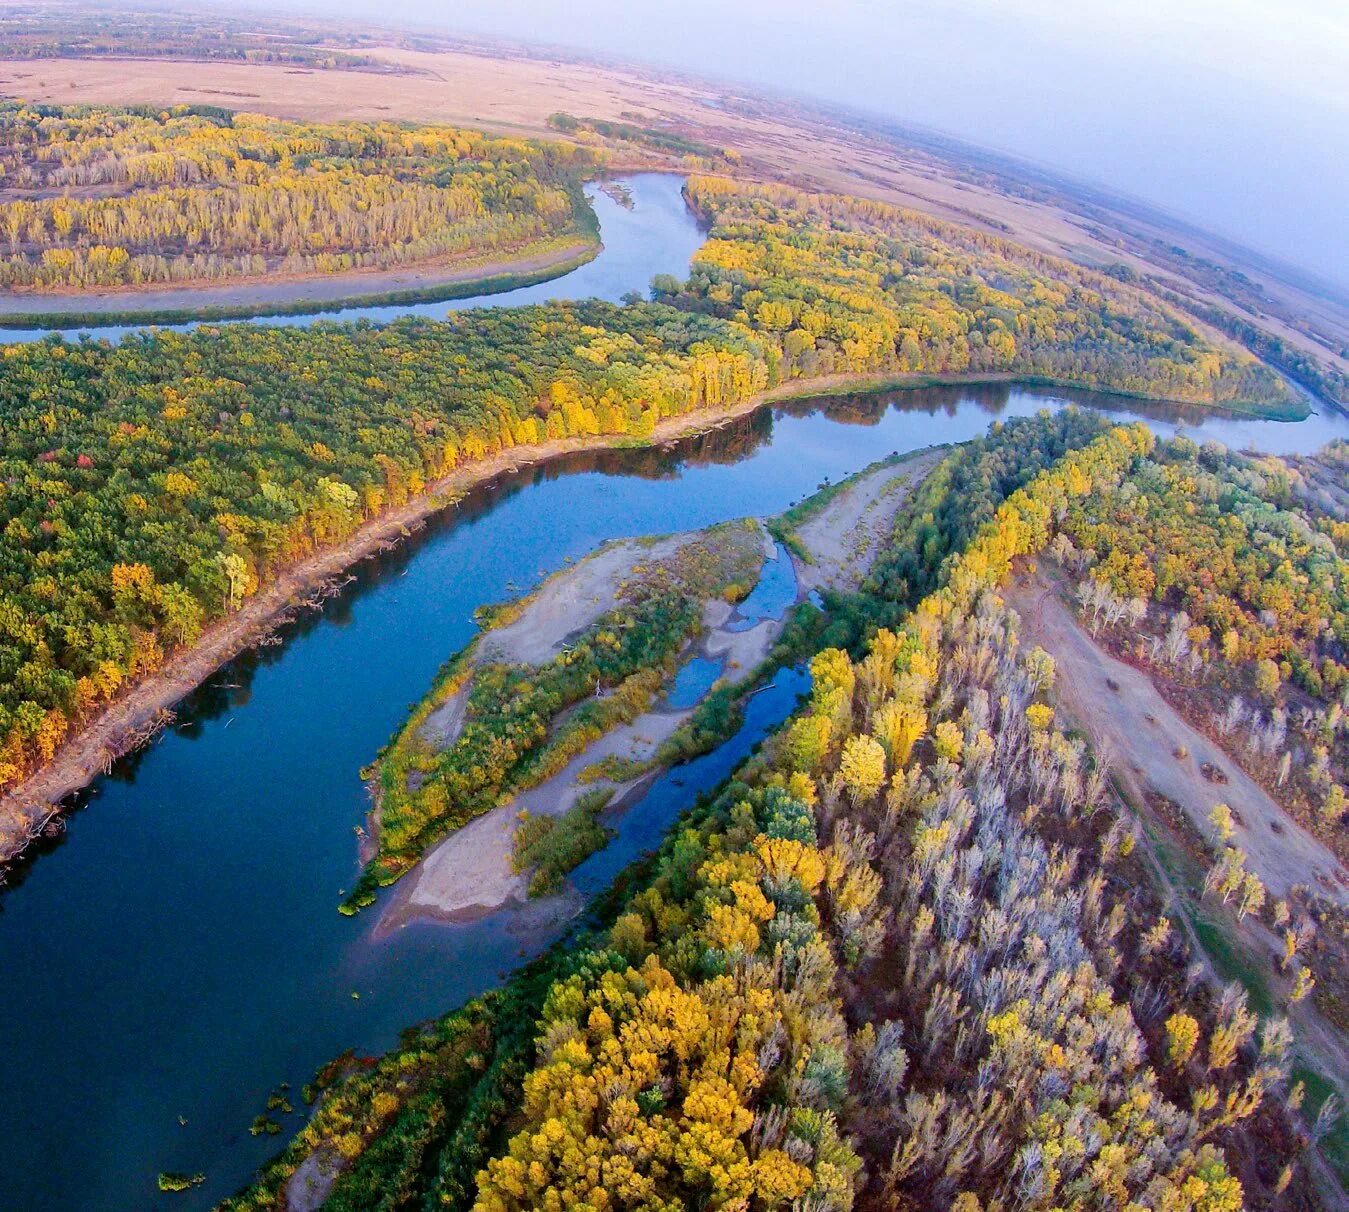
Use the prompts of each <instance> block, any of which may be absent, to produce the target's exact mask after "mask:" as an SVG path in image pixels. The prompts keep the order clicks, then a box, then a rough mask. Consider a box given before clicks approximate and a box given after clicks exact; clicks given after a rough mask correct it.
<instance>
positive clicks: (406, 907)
mask: <svg viewBox="0 0 1349 1212" xmlns="http://www.w3.org/2000/svg"><path fill="white" fill-rule="evenodd" d="M761 533H762V535H763V536H764V545H763V548H762V550H763V552H764V556H765V559H767V558H768V556H769V555H770V554H771V555H773V556H774V557H776V554H777V552H776V546H775V545H774V544H772V543H771V541H769V540H768V539H767V532H766V531H763V532H761ZM701 534H702V532H699V531H692V532H688V533H685V534H677V535H668V536H665V537H662V538H660V539H657V540H655V541H639V540H635V539H626V540H620V541H618V542H614V543H608V544H606V545H605V546H604V547H601V548H600V549H599V550H598V551H597V552H595V553H594V554H593V555H590V556H588V557H586V559H584V560H582V561H581V562H580V563H579V564H577V565H575V566H574V567H572V568H568V569H565V570H563V571H562V572H559V573H557V574H555V575H554V576H552V577H550V578H549V579H548V580H547V581H545V582H544V584H543V585H542V586H540V588H539V589H538V591H537V592H535V593H534V594H533V595H531V596H530V597H529V598H528V599H526V601H525V603H524V606H523V608H522V611H521V613H520V615H519V616H518V617H517V618H516V619H514V620H513V621H512V622H511V623H509V624H507V625H505V626H503V627H500V628H497V629H494V630H493V631H490V632H488V633H487V634H486V635H485V636H484V637H483V638H482V640H481V642H480V644H479V647H478V651H477V653H476V654H475V658H474V659H475V660H477V661H486V660H500V661H510V662H512V663H529V664H540V663H541V662H543V661H546V660H548V659H549V658H550V657H552V656H553V655H554V654H555V653H556V652H557V651H558V649H559V648H560V647H561V646H562V644H563V642H564V641H565V640H566V638H567V637H568V636H570V635H573V634H575V633H576V632H578V631H580V630H582V629H584V628H585V627H587V626H589V625H590V624H591V623H593V622H594V620H595V619H596V618H598V617H599V616H600V615H601V614H603V613H604V612H605V611H606V610H609V609H610V608H611V607H612V606H613V605H614V603H615V600H616V598H615V590H616V589H617V587H618V586H619V584H621V582H622V581H623V579H624V578H626V577H629V576H631V575H632V574H633V573H634V572H635V571H636V570H637V569H638V567H639V566H640V565H642V564H650V563H654V562H656V561H658V560H665V559H668V558H670V557H671V556H673V555H674V554H675V553H676V552H677V551H678V550H679V549H680V548H681V547H683V546H684V545H685V544H687V543H690V542H693V541H695V540H696V539H698V538H699V537H700V536H701ZM755 537H756V539H757V537H758V536H755ZM737 617H738V615H737V612H736V609H735V608H734V607H733V606H732V605H731V604H730V603H729V602H725V601H722V600H720V599H713V600H710V601H708V602H706V603H705V604H704V607H703V625H704V628H705V630H704V633H703V635H702V636H701V637H700V638H699V639H698V640H696V641H695V642H694V643H693V644H691V645H690V649H689V651H690V653H697V654H699V655H702V656H705V657H709V658H711V659H713V660H721V662H722V670H723V676H725V677H726V679H727V680H728V681H731V682H737V681H739V680H741V679H742V678H744V677H745V676H746V675H747V674H748V673H749V672H750V671H751V670H752V669H754V667H755V666H757V665H758V664H759V662H760V661H762V660H763V659H764V657H765V656H767V655H768V652H769V650H770V649H771V648H772V645H773V641H774V640H775V639H776V638H777V635H778V633H779V632H780V631H781V629H782V623H781V621H780V620H772V619H769V620H764V621H763V622H762V623H759V624H758V625H757V626H755V627H752V628H750V629H748V630H746V631H727V630H725V628H726V626H727V624H728V623H730V622H731V621H732V620H734V619H736V618H737ZM466 698H467V688H465V689H464V690H461V691H460V692H459V693H458V694H456V695H454V696H452V697H451V698H450V699H447V700H446V702H445V703H444V704H442V705H441V706H440V707H438V708H437V709H436V713H435V715H434V716H433V717H431V718H430V719H428V720H427V724H428V725H429V724H431V721H432V719H435V720H436V724H435V727H434V730H433V736H434V738H436V740H435V743H438V744H440V745H442V746H443V745H445V744H448V743H449V741H450V740H451V739H453V735H454V732H455V731H457V729H458V726H459V724H460V723H462V719H463V703H464V701H465V700H466ZM692 714H693V712H692V710H691V709H684V710H666V709H655V710H651V711H647V712H645V713H643V714H642V715H640V716H638V717H637V719H635V720H633V721H632V722H631V723H630V724H625V725H622V726H620V727H618V728H615V729H614V730H613V731H611V732H609V733H606V734H605V735H604V736H603V737H601V738H600V739H599V740H597V741H596V742H595V743H594V744H593V745H591V746H589V747H588V748H587V749H586V750H585V752H584V753H581V754H578V755H577V756H576V757H575V758H573V759H572V760H571V762H569V763H568V764H567V765H566V766H565V767H563V769H561V770H560V771H558V772H557V773H556V774H555V775H553V776H552V777H551V778H548V779H546V780H544V781H543V782H542V783H540V784H539V785H538V786H536V787H532V788H530V789H528V790H526V791H522V792H521V793H520V794H519V795H517V796H515V797H514V799H513V800H512V801H511V802H510V803H509V804H503V805H501V806H500V807H497V808H494V809H493V810H492V811H491V812H488V813H486V814H485V815H483V816H480V817H478V818H477V819H476V820H473V821H471V822H469V824H467V825H465V826H464V827H463V828H462V829H459V830H457V831H456V832H454V833H452V834H450V836H449V837H447V838H445V839H444V840H443V841H441V842H439V843H437V844H436V845H435V846H434V847H432V848H431V849H430V850H429V851H427V853H426V856H425V857H424V858H423V859H422V861H421V863H420V864H419V865H418V867H417V868H416V869H415V870H414V871H412V872H410V873H409V874H408V875H407V876H405V877H404V878H403V880H402V881H400V886H399V888H398V891H397V892H395V894H394V896H393V898H392V899H391V900H390V902H389V905H388V907H387V908H386V909H385V910H384V912H383V914H382V916H381V918H380V923H379V926H378V930H379V931H380V932H381V933H384V932H387V931H389V930H392V929H396V928H397V927H399V926H402V925H404V924H406V923H407V922H409V921H411V920H414V919H417V918H433V919H436V920H439V921H452V922H462V921H470V920H472V919H474V918H478V917H482V916H484V915H486V914H488V913H492V912H494V911H496V910H497V909H500V908H503V907H505V906H507V905H519V904H523V903H524V902H525V901H526V900H527V899H528V887H529V879H528V876H527V875H517V874H516V873H515V872H514V871H512V870H511V863H510V855H511V848H512V838H513V837H514V835H515V828H516V821H517V817H518V814H519V813H520V812H521V811H528V812H530V813H531V814H533V815H536V816H538V815H543V816H560V815H562V814H563V813H564V812H566V811H568V810H569V809H570V808H571V807H572V806H573V805H574V804H575V803H576V800H577V797H578V796H579V795H580V794H581V793H582V792H583V791H587V790H591V789H606V790H609V791H611V792H612V793H613V798H612V800H611V801H610V807H609V809H608V812H609V813H610V814H612V813H615V812H617V811H620V810H621V809H622V807H623V806H624V805H625V804H626V803H628V802H630V800H631V798H632V797H633V796H634V795H636V794H637V793H638V792H639V791H640V790H641V788H643V787H644V786H645V785H646V784H647V783H648V782H649V781H650V779H651V778H652V777H653V774H654V772H651V773H647V774H644V775H642V776H640V777H638V778H635V779H631V780H626V781H623V782H615V781H613V780H611V779H600V780H596V781H592V782H588V783H582V782H580V780H579V776H580V774H581V772H582V771H583V770H585V769H586V768H587V767H589V766H592V765H594V764H595V763H596V762H600V761H603V760H604V759H605V758H607V757H622V758H627V759H630V760H632V761H636V762H644V761H647V760H648V759H650V758H651V757H653V756H654V755H655V753H656V751H657V749H659V747H660V745H661V744H662V743H663V742H664V741H665V740H667V739H668V738H669V737H670V736H671V735H672V734H673V733H674V732H675V731H676V730H677V729H678V728H679V727H680V725H682V724H683V723H684V722H685V721H686V720H687V719H688V718H689V717H690V716H691V715H692ZM422 735H423V736H426V735H427V734H426V727H425V726H423V732H422ZM427 739H428V740H430V739H432V737H428V738H427Z"/></svg>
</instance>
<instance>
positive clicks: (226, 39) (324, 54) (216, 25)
mask: <svg viewBox="0 0 1349 1212" xmlns="http://www.w3.org/2000/svg"><path fill="white" fill-rule="evenodd" d="M360 44H361V39H360V38H358V37H354V36H351V35H347V34H344V33H341V32H336V33H334V31H331V30H320V29H316V28H312V27H306V26H303V25H299V24H296V23H294V22H291V21H284V22H282V21H275V20H269V19H268V18H267V17H265V16H262V15H250V16H249V17H248V19H247V20H242V19H236V18H231V17H228V16H223V15H214V14H213V15H207V16H195V15H192V14H188V13H171V12H166V11H162V10H159V11H154V12H137V11H128V12H118V11H117V10H115V9H112V8H108V7H98V8H91V9H90V10H88V11H83V12H82V11H80V10H79V9H71V8H66V7H64V6H61V7H53V6H51V5H46V4H14V5H7V6H6V7H5V9H4V11H3V13H0V57H3V58H6V59H66V58H100V57H104V56H107V57H124V58H137V59H142V58H145V59H202V60H209V61H219V62H225V63H281V64H286V63H289V64H293V65H295V66H299V67H306V68H312V69H317V70H343V69H345V70H363V71H376V72H398V71H400V70H402V69H400V68H399V66H398V65H397V64H394V63H390V62H388V61H387V60H381V59H377V58H375V57H373V56H371V55H365V54H362V53H361V52H360V49H359V47H360ZM373 44H374V43H373V41H372V42H371V45H373Z"/></svg>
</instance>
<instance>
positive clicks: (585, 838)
mask: <svg viewBox="0 0 1349 1212" xmlns="http://www.w3.org/2000/svg"><path fill="white" fill-rule="evenodd" d="M613 794H614V793H613V790H612V789H611V788H607V787H606V788H595V789H593V790H591V791H587V792H585V793H584V794H582V795H581V796H579V797H578V798H577V800H576V803H575V804H574V805H573V806H572V807H571V808H569V809H568V810H567V811H566V812H564V813H563V814H562V815H561V816H529V815H526V816H525V817H524V819H522V820H521V821H520V823H519V825H517V826H516V829H515V838H514V841H513V850H512V854H511V866H512V867H513V868H514V869H515V870H516V871H529V872H532V874H531V876H530V880H529V895H530V896H546V895H547V894H548V893H550V892H555V891H557V889H558V888H559V887H561V885H562V880H563V878H564V877H565V876H566V875H567V873H568V872H570V871H573V870H575V869H576V868H577V867H579V866H580V865H581V864H582V863H583V862H584V861H585V860H586V859H588V858H589V857H590V856H591V855H592V854H594V853H595V851H596V850H599V849H600V848H601V847H602V846H603V845H604V844H605V842H606V841H607V840H608V837H609V834H608V831H607V830H606V829H605V828H604V826H603V825H601V824H600V823H599V815H600V812H601V811H602V810H603V809H604V806H605V805H606V804H607V803H608V802H609V801H610V800H611V799H612V798H613Z"/></svg>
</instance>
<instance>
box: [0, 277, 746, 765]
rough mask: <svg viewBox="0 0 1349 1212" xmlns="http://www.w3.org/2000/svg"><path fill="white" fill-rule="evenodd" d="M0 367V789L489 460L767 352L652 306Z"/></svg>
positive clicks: (664, 404) (624, 412)
mask: <svg viewBox="0 0 1349 1212" xmlns="http://www.w3.org/2000/svg"><path fill="white" fill-rule="evenodd" d="M4 355H5V356H4V358H3V359H0V413H2V414H3V416H4V417H5V424H4V426H3V427H0V518H2V519H3V524H2V528H0V737H3V738H4V740H3V749H2V750H0V753H2V754H3V756H2V757H0V786H8V785H11V784H13V783H14V782H15V781H16V780H18V779H20V778H21V777H22V776H23V774H24V773H25V772H26V771H28V770H30V769H32V767H33V766H34V764H36V763H41V762H43V761H46V760H48V759H50V758H51V756H52V754H53V753H54V752H55V749H56V747H57V745H59V744H60V742H61V740H62V739H63V738H64V737H65V735H66V734H67V733H68V732H69V730H70V729H71V728H72V727H74V726H77V725H78V723H79V721H81V720H83V719H85V718H86V717H87V716H88V715H89V714H90V713H91V712H92V711H95V710H97V709H98V708H99V706H100V705H102V704H104V703H106V702H107V701H108V700H109V699H111V698H113V697H115V696H116V695H117V694H118V692H119V691H120V690H121V689H122V688H124V687H125V686H126V685H127V684H129V683H130V682H134V681H135V680H136V679H138V678H141V677H144V676H146V675H148V674H151V673H153V672H154V671H155V670H156V669H157V668H158V667H159V666H160V665H161V664H162V663H163V661H164V660H165V658H166V656H167V654H169V653H171V652H172V651H174V650H175V649H178V648H181V647H183V646H186V645H190V644H192V643H193V642H194V641H195V640H196V638H197V637H198V636H199V635H200V634H201V632H202V629H203V628H204V627H205V626H207V625H208V624H209V623H210V622H211V621H212V620H214V619H217V618H219V617H221V616H222V615H224V614H227V613H228V612H230V611H231V610H234V609H236V608H237V607H238V606H239V605H240V604H241V603H242V602H243V600H244V599H245V598H246V597H247V596H249V595H251V594H253V593H254V592H256V591H257V590H258V589H259V588H260V587H261V586H263V585H266V584H268V583H270V582H271V581H272V580H274V579H275V577H276V576H277V574H278V572H279V571H281V570H282V569H284V568H286V567H287V566H289V565H291V564H293V563H295V562H296V561H297V560H300V559H302V558H304V557H305V556H307V555H309V554H312V553H313V552H315V551H318V550H321V549H323V548H326V547H330V546H332V545H334V544H336V543H339V542H341V541H342V540H343V539H345V538H347V537H349V536H350V535H351V534H352V533H353V532H354V531H355V530H356V529H357V528H358V527H360V526H361V524H362V523H363V522H364V521H366V520H367V519H370V518H373V517H375V516H377V515H379V514H380V513H382V512H383V511H384V510H386V509H389V508H392V507H397V506H399V505H402V504H403V503H405V502H406V501H408V500H409V499H410V498H411V497H413V496H416V495H418V494H421V493H423V492H425V491H426V489H427V486H428V485H429V484H431V483H433V482H434V481H435V480H437V479H439V478H440V477H442V476H444V475H446V474H448V473H449V472H451V471H453V470H455V469H456V468H461V467H465V466H471V465H472V464H473V463H475V462H478V461H480V460H482V459H484V458H488V457H490V456H492V455H494V454H497V453H498V452H501V451H504V450H509V449H511V448H512V447H515V446H520V445H535V444H538V443H543V442H547V441H549V440H552V439H560V438H565V437H578V436H590V435H596V434H610V435H616V436H617V435H624V436H627V437H630V438H637V439H640V438H642V437H644V436H647V435H649V434H651V433H652V432H653V430H654V429H655V426H656V425H657V424H658V423H659V422H660V421H661V420H662V419H664V418H667V417H672V416H678V415H682V414H684V413H687V412H689V411H692V410H695V409H700V408H715V407H721V406H725V405H729V404H734V403H737V402H739V401H742V400H745V399H747V398H749V397H750V396H752V395H754V394H755V393H757V392H760V391H762V390H763V389H764V387H765V386H766V385H767V382H768V376H767V369H766V364H765V362H764V360H763V357H762V354H761V352H760V350H759V349H758V347H757V345H756V344H755V343H754V342H753V341H752V340H751V339H750V338H748V337H746V336H745V335H743V334H741V333H738V332H736V331H734V330H732V329H730V328H729V327H728V326H727V325H725V324H723V323H721V322H719V321H717V320H714V319H711V318H708V317H703V316H698V315H695V314H691V313H681V312H678V311H674V310H672V309H670V308H666V307H659V306H655V305H651V304H642V305H636V306H631V307H625V308H620V307H615V306H611V305H607V304H600V303H590V304H578V305H569V306H561V305H559V306H548V307H532V308H521V309H518V310H484V311H473V312H465V313H460V314H459V315H457V316H455V317H454V318H452V319H450V320H448V321H445V322H442V323H436V322H428V321H419V320H405V321H400V322H398V323H395V324H392V325H389V326H388V327H385V328H372V327H370V326H368V325H357V326H336V325H322V324H319V325H315V326H313V327H311V328H307V329H304V328H265V327H264V328H253V327H247V326H242V325H231V326H225V327H222V328H219V329H198V330H196V331H195V332H192V333H170V332H161V333H146V334H143V335H140V336H135V337H129V338H128V339H126V340H124V341H123V342H122V343H121V344H119V345H117V346H115V347H109V346H106V345H99V344H94V343H82V344H79V345H70V344H65V343H63V342H60V341H55V340H54V341H47V342H41V343H37V344H32V345H12V346H9V347H7V348H6V349H5V350H4Z"/></svg>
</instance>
